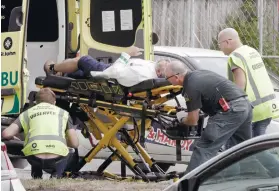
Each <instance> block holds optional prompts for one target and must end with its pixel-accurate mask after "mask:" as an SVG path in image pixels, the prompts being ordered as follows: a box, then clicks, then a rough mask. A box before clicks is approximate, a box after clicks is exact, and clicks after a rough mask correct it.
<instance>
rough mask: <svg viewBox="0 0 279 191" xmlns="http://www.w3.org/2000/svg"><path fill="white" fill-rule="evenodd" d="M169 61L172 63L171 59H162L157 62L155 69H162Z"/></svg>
mask: <svg viewBox="0 0 279 191" xmlns="http://www.w3.org/2000/svg"><path fill="white" fill-rule="evenodd" d="M169 63H170V60H167V59H161V60H159V61H157V62H156V63H155V70H161V68H162V67H163V66H165V65H166V64H169Z"/></svg>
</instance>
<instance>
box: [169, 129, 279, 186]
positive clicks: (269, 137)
mask: <svg viewBox="0 0 279 191" xmlns="http://www.w3.org/2000/svg"><path fill="white" fill-rule="evenodd" d="M270 140H279V133H271V134H265V135H261V136H258V137H255V138H252V139H249V140H247V141H244V142H242V143H240V144H238V145H236V146H234V147H232V148H230V149H228V150H226V151H224V152H222V153H220V154H219V155H217V156H215V157H213V158H212V159H210V160H208V161H207V162H205V163H203V164H202V165H200V166H199V167H197V168H195V169H194V170H192V171H191V172H189V173H188V174H186V175H185V176H183V177H182V178H181V179H179V181H177V182H175V183H174V184H172V185H170V186H169V187H167V188H166V189H165V190H168V189H170V188H171V187H172V186H175V185H176V186H177V185H178V184H179V182H181V181H182V180H184V179H187V178H190V177H192V176H193V175H195V174H197V173H198V172H200V171H201V170H203V169H205V168H206V167H207V166H210V165H211V164H214V163H215V162H216V161H218V160H219V159H221V158H223V157H225V156H226V155H229V154H231V153H234V152H235V151H237V150H239V149H240V148H243V147H246V146H248V145H252V144H256V143H260V142H263V141H270ZM171 190H172V189H171Z"/></svg>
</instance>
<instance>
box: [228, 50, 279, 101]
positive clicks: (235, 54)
mask: <svg viewBox="0 0 279 191" xmlns="http://www.w3.org/2000/svg"><path fill="white" fill-rule="evenodd" d="M233 55H234V56H235V57H237V58H239V59H240V60H241V61H242V62H243V63H244V64H245V66H246V68H247V73H248V78H249V81H250V85H251V88H252V90H253V92H254V95H255V98H256V100H255V101H252V102H251V103H252V105H253V106H257V105H260V104H262V103H265V102H267V101H270V100H273V99H275V98H276V95H275V94H270V95H267V96H265V97H263V98H261V96H260V93H259V90H258V88H257V86H256V83H255V81H254V78H253V77H252V74H251V71H250V68H249V67H248V64H247V62H246V60H245V58H244V57H243V56H242V55H241V54H239V53H237V52H233Z"/></svg>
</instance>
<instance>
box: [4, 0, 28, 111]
mask: <svg viewBox="0 0 279 191" xmlns="http://www.w3.org/2000/svg"><path fill="white" fill-rule="evenodd" d="M28 4H29V0H2V1H1V114H2V115H10V114H19V112H20V109H21V108H22V106H23V105H24V103H25V100H26V96H25V95H26V94H25V90H26V89H25V84H24V81H25V77H26V75H27V74H28V72H27V71H26V60H25V59H24V55H25V38H26V19H27V17H26V15H27V12H28Z"/></svg>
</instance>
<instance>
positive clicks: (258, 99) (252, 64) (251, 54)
mask: <svg viewBox="0 0 279 191" xmlns="http://www.w3.org/2000/svg"><path fill="white" fill-rule="evenodd" d="M218 42H219V47H220V49H221V50H222V51H223V52H224V54H226V55H228V56H229V60H228V78H229V79H230V80H231V81H233V82H234V83H236V84H237V85H238V86H239V87H240V88H241V89H243V90H244V91H245V92H246V94H247V95H248V99H249V100H250V101H251V103H252V105H253V106H254V109H253V120H252V135H253V137H255V136H258V135H262V134H265V131H266V128H267V126H268V125H269V124H270V122H271V119H272V101H273V100H274V99H275V94H274V89H273V86H272V83H271V81H270V78H269V76H268V73H267V70H266V68H265V65H264V62H263V60H262V58H261V55H260V54H259V52H258V51H257V50H255V49H254V48H252V47H249V46H247V45H243V44H242V42H241V40H240V38H239V35H238V32H237V31H236V30H235V29H232V28H226V29H224V30H222V31H221V32H220V33H219V35H218Z"/></svg>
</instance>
